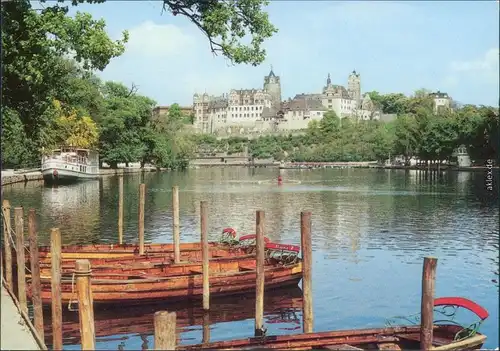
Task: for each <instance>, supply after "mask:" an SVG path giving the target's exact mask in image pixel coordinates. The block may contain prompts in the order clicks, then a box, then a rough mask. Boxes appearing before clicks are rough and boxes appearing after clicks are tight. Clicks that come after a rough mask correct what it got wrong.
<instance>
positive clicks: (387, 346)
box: [377, 342, 401, 351]
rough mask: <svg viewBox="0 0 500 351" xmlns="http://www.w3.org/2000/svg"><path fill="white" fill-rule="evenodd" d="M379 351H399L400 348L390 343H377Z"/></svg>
mask: <svg viewBox="0 0 500 351" xmlns="http://www.w3.org/2000/svg"><path fill="white" fill-rule="evenodd" d="M377 346H378V349H379V350H391V351H392V350H393V351H400V350H401V347H399V345H398V344H395V343H392V342H384V343H379V344H378V345H377Z"/></svg>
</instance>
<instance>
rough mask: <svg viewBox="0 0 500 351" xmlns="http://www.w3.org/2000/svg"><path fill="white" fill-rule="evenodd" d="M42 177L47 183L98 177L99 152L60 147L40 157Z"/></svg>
mask: <svg viewBox="0 0 500 351" xmlns="http://www.w3.org/2000/svg"><path fill="white" fill-rule="evenodd" d="M42 174H43V179H44V180H45V181H46V182H49V183H59V182H74V181H78V180H85V179H95V178H98V177H99V154H98V153H97V152H96V151H93V150H89V149H80V148H61V149H57V150H53V151H52V152H51V153H50V155H46V156H43V157H42Z"/></svg>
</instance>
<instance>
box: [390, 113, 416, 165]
mask: <svg viewBox="0 0 500 351" xmlns="http://www.w3.org/2000/svg"><path fill="white" fill-rule="evenodd" d="M394 129H395V137H396V140H395V143H394V151H395V152H396V153H397V154H399V155H403V156H404V157H405V163H406V164H409V162H410V158H411V157H413V156H415V155H416V154H417V152H418V145H419V144H418V141H419V130H418V124H417V120H416V118H415V116H413V115H409V114H406V115H402V116H398V118H397V119H396V122H395V126H394Z"/></svg>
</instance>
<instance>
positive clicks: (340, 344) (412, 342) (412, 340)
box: [176, 325, 486, 351]
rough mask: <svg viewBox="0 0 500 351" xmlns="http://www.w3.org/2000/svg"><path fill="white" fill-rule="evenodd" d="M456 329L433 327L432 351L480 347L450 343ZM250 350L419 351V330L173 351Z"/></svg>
mask: <svg viewBox="0 0 500 351" xmlns="http://www.w3.org/2000/svg"><path fill="white" fill-rule="evenodd" d="M460 329H462V328H461V327H460V326H456V325H439V326H434V340H433V346H434V348H433V351H436V350H437V351H449V350H478V349H480V348H481V347H482V345H483V344H484V341H485V340H486V336H484V335H482V334H476V335H475V336H472V337H470V338H467V339H465V340H462V341H453V338H454V336H455V334H456V333H457V332H458V331H459V330H460ZM353 347H354V348H353ZM250 348H259V349H261V350H262V349H281V350H311V349H315V350H317V349H329V350H347V349H351V350H356V348H357V349H358V350H366V349H370V350H419V349H420V326H408V327H406V326H401V327H392V328H379V329H358V330H340V331H330V332H321V333H304V334H295V335H276V336H267V337H262V338H259V337H255V338H248V339H241V340H230V341H220V342H212V343H205V344H197V345H188V346H178V347H177V348H176V350H183V351H187V350H200V349H210V350H236V349H238V350H242V349H250Z"/></svg>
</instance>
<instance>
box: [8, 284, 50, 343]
mask: <svg viewBox="0 0 500 351" xmlns="http://www.w3.org/2000/svg"><path fill="white" fill-rule="evenodd" d="M1 314H2V317H1V323H2V324H1V326H2V331H1V349H2V350H42V348H41V347H40V345H39V344H38V343H37V341H36V339H35V337H34V336H33V333H32V332H31V330H30V327H29V326H28V325H27V323H26V321H25V320H24V318H23V317H22V316H21V313H20V312H19V310H18V308H17V306H16V304H15V303H14V300H13V299H12V297H11V296H10V294H9V292H8V291H7V289H6V288H5V287H4V285H3V284H2V313H1Z"/></svg>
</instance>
